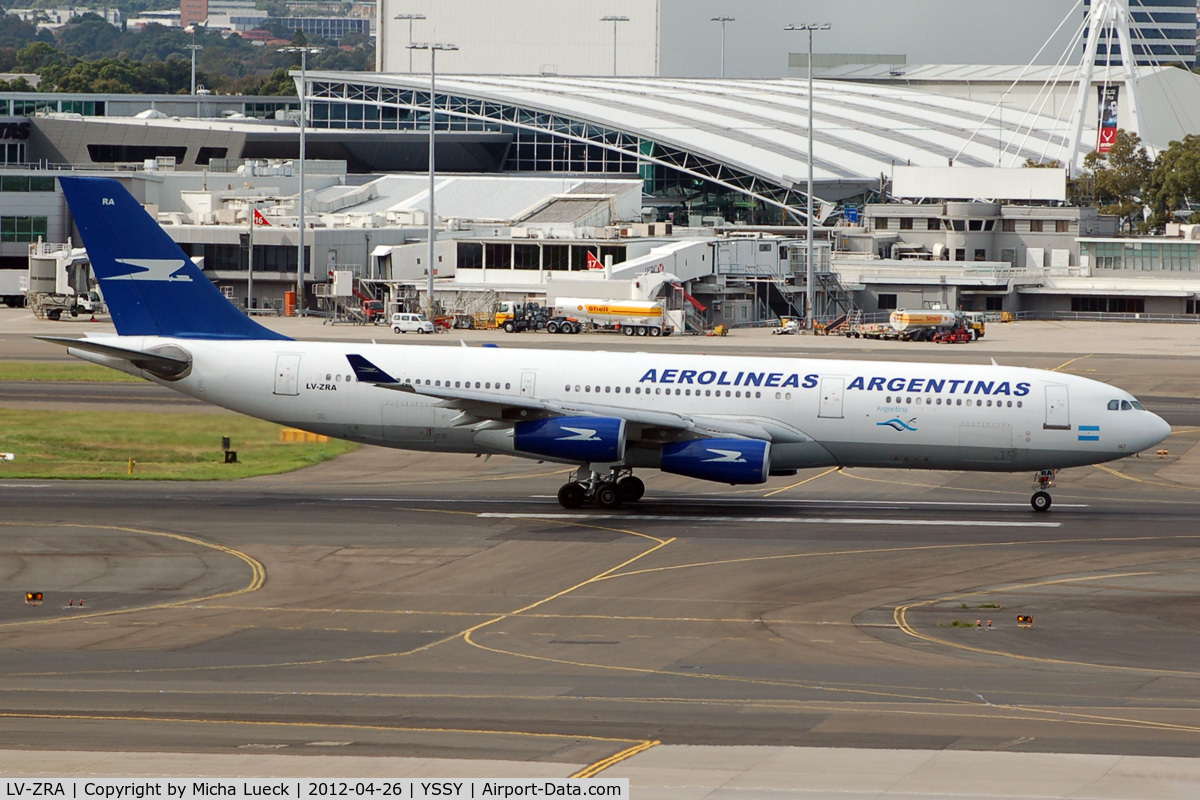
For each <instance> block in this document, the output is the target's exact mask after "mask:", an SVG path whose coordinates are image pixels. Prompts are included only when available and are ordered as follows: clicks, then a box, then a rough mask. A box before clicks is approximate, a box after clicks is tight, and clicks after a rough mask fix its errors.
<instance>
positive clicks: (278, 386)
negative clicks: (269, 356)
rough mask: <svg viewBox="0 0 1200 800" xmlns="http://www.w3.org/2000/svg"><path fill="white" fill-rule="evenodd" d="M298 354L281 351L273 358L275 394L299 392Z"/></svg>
mask: <svg viewBox="0 0 1200 800" xmlns="http://www.w3.org/2000/svg"><path fill="white" fill-rule="evenodd" d="M299 387H300V354H299V353H283V354H281V355H279V356H277V357H276V359H275V394H283V395H297V394H300V388H299Z"/></svg>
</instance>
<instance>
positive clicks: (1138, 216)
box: [1083, 130, 1153, 233]
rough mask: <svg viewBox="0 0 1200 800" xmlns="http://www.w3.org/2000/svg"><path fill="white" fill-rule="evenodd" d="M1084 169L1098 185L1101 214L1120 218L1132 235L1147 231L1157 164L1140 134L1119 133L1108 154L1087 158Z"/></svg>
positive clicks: (1097, 200) (1089, 154)
mask: <svg viewBox="0 0 1200 800" xmlns="http://www.w3.org/2000/svg"><path fill="white" fill-rule="evenodd" d="M1083 167H1084V169H1085V170H1086V171H1087V172H1089V173H1090V177H1091V178H1092V180H1093V182H1094V187H1095V192H1096V202H1097V203H1099V204H1100V213H1102V214H1113V215H1115V216H1117V217H1118V218H1119V219H1120V221H1121V224H1122V225H1123V226H1124V227H1125V228H1126V229H1127V230H1128V231H1129V232H1130V233H1133V232H1134V231H1135V230H1136V231H1141V232H1145V230H1146V229H1147V228H1148V227H1149V226H1148V225H1147V224H1146V223H1145V222H1144V221H1143V219H1142V217H1143V213H1142V211H1143V208H1145V203H1144V201H1143V198H1144V197H1145V195H1146V188H1147V184H1148V182H1149V179H1150V170H1151V168H1152V167H1153V163H1152V162H1151V160H1150V156H1149V155H1147V153H1146V147H1145V146H1144V145H1143V144H1142V139H1141V137H1140V136H1138V135H1137V134H1136V133H1130V132H1129V131H1123V130H1118V131H1117V137H1116V140H1115V141H1114V142H1113V144H1112V147H1111V148H1110V149H1109V151H1108V152H1107V153H1101V152H1099V151H1098V150H1093V151H1092V152H1090V153H1088V154H1087V156H1085V157H1084V159H1083Z"/></svg>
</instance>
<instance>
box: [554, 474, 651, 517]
mask: <svg viewBox="0 0 1200 800" xmlns="http://www.w3.org/2000/svg"><path fill="white" fill-rule="evenodd" d="M645 493H646V484H644V483H642V480H641V479H640V478H635V477H634V475H633V470H631V469H621V468H618V467H614V468H613V470H612V471H611V472H610V473H609V474H608V475H601V474H600V473H599V472H596V471H594V470H593V469H591V468H590V467H588V466H582V467H580V468H579V469H578V470H577V471H576V472H575V474H574V475H572V476H571V481H570V482H569V483H564V484H563V485H562V488H560V489H559V490H558V503H559V505H561V506H562V507H563V508H579V507H580V506H582V505H583V504H584V503H595V504H596V505H598V506H600V507H601V508H617V507H619V506H620V505H622V504H623V503H636V502H637V501H638V500H641V499H642V495H644V494H645Z"/></svg>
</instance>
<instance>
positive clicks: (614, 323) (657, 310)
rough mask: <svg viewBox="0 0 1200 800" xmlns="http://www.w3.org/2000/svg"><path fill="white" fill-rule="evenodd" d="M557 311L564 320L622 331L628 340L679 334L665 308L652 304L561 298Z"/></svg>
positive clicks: (557, 303)
mask: <svg viewBox="0 0 1200 800" xmlns="http://www.w3.org/2000/svg"><path fill="white" fill-rule="evenodd" d="M554 307H555V309H556V311H557V314H558V316H559V317H560V318H565V319H568V320H573V321H575V322H589V323H591V325H592V327H593V328H598V329H599V328H615V329H619V330H620V331H621V332H622V333H624V334H625V335H626V336H670V335H671V334H672V333H673V332H674V331H675V329H674V328H673V327H671V325H670V324H669V323H668V322H667V318H666V315H665V314H664V313H663V307H662V304H661V303H656V302H653V301H651V300H598V299H595V298H588V297H560V298H558V300H556V301H555V303H554ZM549 328H550V326H549V325H547V326H546V329H547V330H549Z"/></svg>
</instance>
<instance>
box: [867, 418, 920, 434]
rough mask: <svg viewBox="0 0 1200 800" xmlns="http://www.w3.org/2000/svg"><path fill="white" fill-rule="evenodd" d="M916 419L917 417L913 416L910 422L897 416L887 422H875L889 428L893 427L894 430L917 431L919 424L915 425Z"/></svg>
mask: <svg viewBox="0 0 1200 800" xmlns="http://www.w3.org/2000/svg"><path fill="white" fill-rule="evenodd" d="M916 421H917V418H916V417H913V418H912V419H910V420H909V421H908V422H904V421H903V420H901V419H899V418H897V417H892V418H891V419H889V420H888V421H887V422H876V423H875V424H876V425H883V426H886V427H888V428H891V429H892V430H894V431H916V429H917V426H916V425H913V423H914V422H916Z"/></svg>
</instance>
